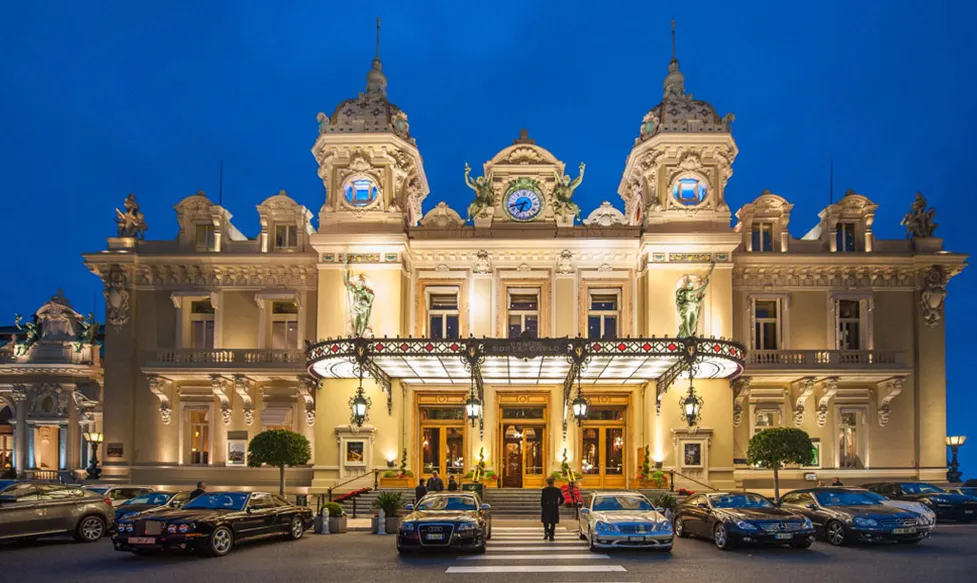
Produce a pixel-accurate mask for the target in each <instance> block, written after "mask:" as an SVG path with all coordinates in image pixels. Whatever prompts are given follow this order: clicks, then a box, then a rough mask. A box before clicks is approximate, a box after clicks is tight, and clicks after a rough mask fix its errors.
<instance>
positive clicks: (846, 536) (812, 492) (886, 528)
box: [781, 488, 933, 546]
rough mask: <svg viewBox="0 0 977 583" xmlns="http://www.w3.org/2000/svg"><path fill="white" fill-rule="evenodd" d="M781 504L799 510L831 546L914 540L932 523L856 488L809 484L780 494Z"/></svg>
mask: <svg viewBox="0 0 977 583" xmlns="http://www.w3.org/2000/svg"><path fill="white" fill-rule="evenodd" d="M781 507H782V508H788V509H790V510H793V511H795V512H799V513H801V514H803V515H805V516H806V517H808V518H809V519H810V520H811V522H813V523H814V526H815V528H816V529H817V531H818V533H820V534H821V535H823V536H824V538H825V540H827V541H828V542H829V543H831V544H833V545H835V546H841V545H845V544H849V543H854V542H882V541H898V542H901V543H905V544H913V543H918V542H919V541H921V540H923V539H924V538H926V537H928V536H929V535H930V532H931V531H932V530H933V526H932V525H931V524H929V521H928V520H925V521H924V519H923V518H922V517H921V516H920V515H919V514H916V513H914V512H910V511H908V510H904V509H902V508H895V507H892V506H887V505H885V504H883V503H882V501H880V500H879V499H878V498H876V497H874V496H872V495H871V494H870V493H868V492H865V491H863V490H860V489H856V488H810V489H806V490H794V491H793V492H788V493H787V494H784V497H783V498H782V499H781Z"/></svg>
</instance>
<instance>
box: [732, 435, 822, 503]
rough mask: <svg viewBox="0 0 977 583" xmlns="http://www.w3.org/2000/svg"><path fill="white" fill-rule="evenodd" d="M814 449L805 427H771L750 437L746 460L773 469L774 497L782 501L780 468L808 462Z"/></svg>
mask: <svg viewBox="0 0 977 583" xmlns="http://www.w3.org/2000/svg"><path fill="white" fill-rule="evenodd" d="M812 451H814V444H813V443H811V437H810V436H809V435H808V434H807V432H806V431H804V430H803V429H795V428H793V427H771V428H770V429H764V430H763V431H760V432H759V433H757V434H756V435H754V436H753V437H752V438H750V445H749V447H748V448H747V450H746V461H747V463H749V464H752V465H758V466H760V467H762V468H770V469H772V470H773V492H774V498H775V499H776V501H777V502H780V474H779V470H780V468H782V467H784V466H786V465H802V464H806V463H808V462H809V461H811V452H812Z"/></svg>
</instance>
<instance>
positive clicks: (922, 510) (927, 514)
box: [857, 488, 936, 527]
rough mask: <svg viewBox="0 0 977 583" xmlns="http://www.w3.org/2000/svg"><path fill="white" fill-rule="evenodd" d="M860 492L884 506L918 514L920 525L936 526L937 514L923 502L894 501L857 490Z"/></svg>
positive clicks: (874, 493)
mask: <svg viewBox="0 0 977 583" xmlns="http://www.w3.org/2000/svg"><path fill="white" fill-rule="evenodd" d="M857 490H858V491H859V492H862V493H863V494H865V495H866V496H868V497H869V498H872V499H873V500H876V501H878V502H879V503H881V504H882V505H884V506H891V507H893V508H901V509H902V510H908V511H910V512H912V513H915V514H918V515H919V518H920V519H921V520H920V524H922V525H924V526H929V527H935V526H936V513H935V512H933V511H932V510H931V509H930V508H929V506H927V505H925V504H923V503H922V502H915V501H913V500H893V499H892V498H886V497H885V496H883V495H882V494H879V493H877V492H873V491H871V490H864V489H862V488H857Z"/></svg>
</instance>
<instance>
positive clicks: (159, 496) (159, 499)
mask: <svg viewBox="0 0 977 583" xmlns="http://www.w3.org/2000/svg"><path fill="white" fill-rule="evenodd" d="M189 500H190V492H149V493H146V494H140V495H139V496H136V497H135V498H130V499H128V500H126V501H125V502H123V503H122V504H121V505H119V506H116V507H115V520H116V522H118V521H119V520H121V519H123V518H125V517H127V516H132V515H134V514H139V513H141V512H148V511H153V510H164V509H167V508H181V507H182V506H183V505H184V504H186V503H187V501H189Z"/></svg>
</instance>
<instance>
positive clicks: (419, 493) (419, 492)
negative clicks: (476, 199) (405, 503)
mask: <svg viewBox="0 0 977 583" xmlns="http://www.w3.org/2000/svg"><path fill="white" fill-rule="evenodd" d="M426 495H427V487H426V486H424V478H421V481H420V482H418V484H417V487H416V488H414V504H417V503H418V502H420V501H421V498H423V497H424V496H426Z"/></svg>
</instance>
